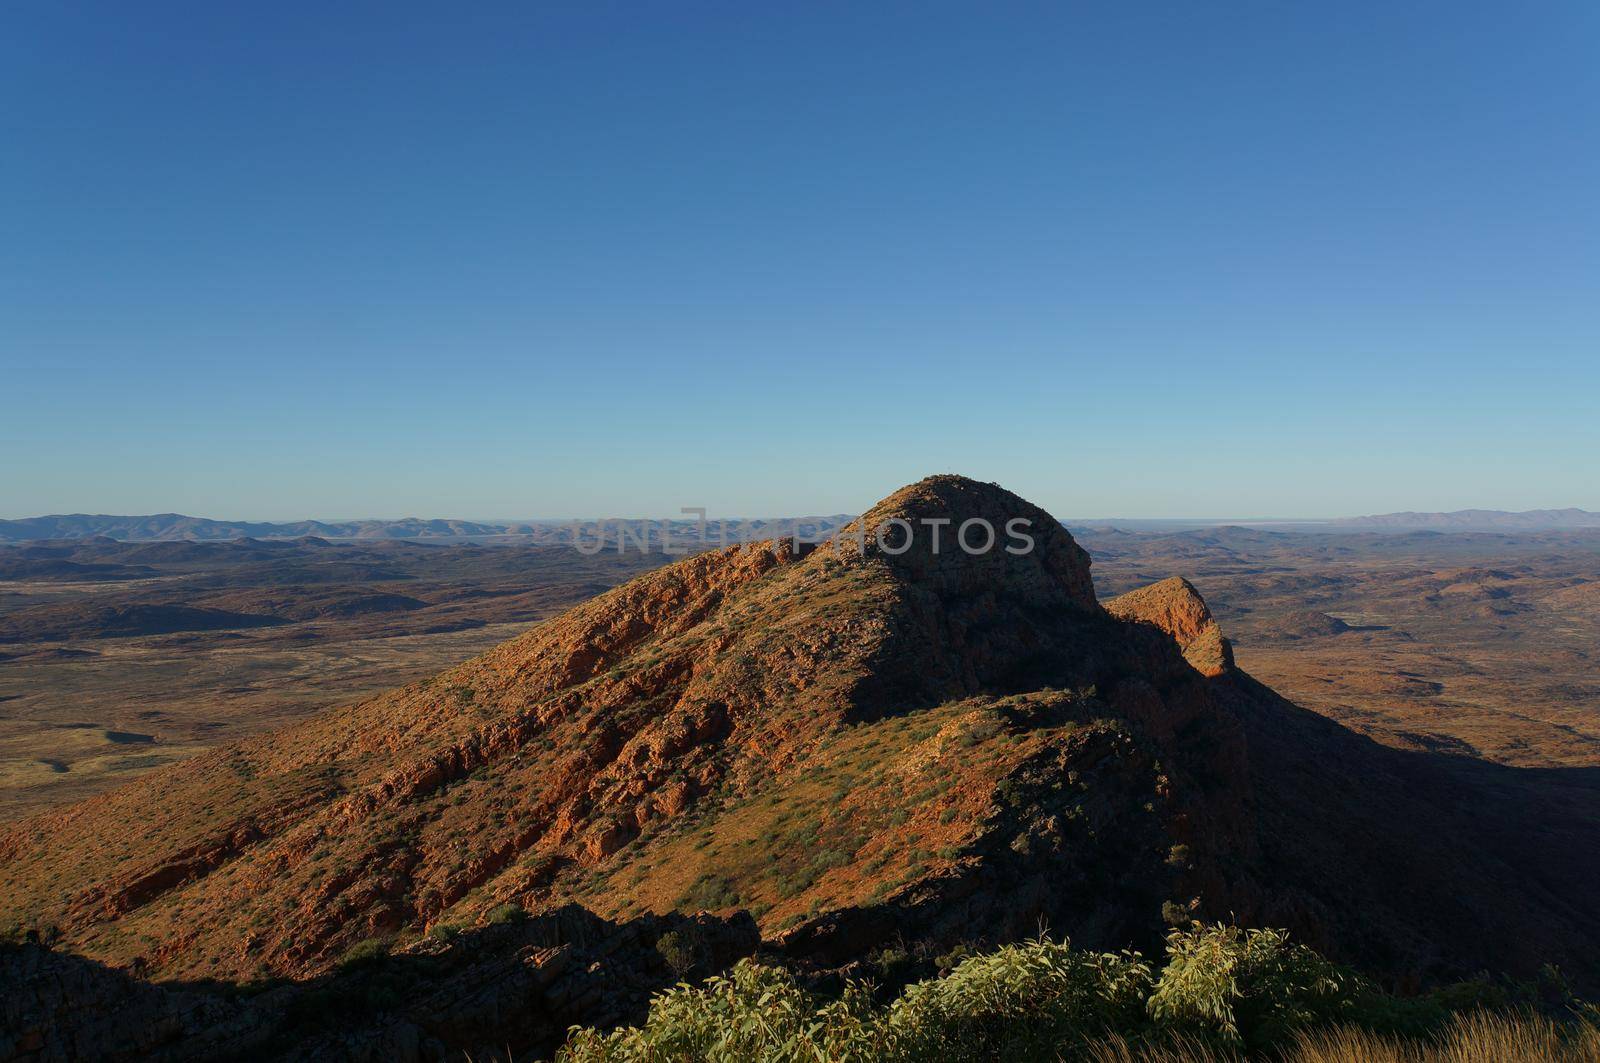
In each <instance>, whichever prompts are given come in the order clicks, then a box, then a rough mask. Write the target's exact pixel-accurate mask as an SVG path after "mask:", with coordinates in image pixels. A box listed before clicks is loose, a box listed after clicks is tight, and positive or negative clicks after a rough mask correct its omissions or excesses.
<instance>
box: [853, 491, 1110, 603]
mask: <svg viewBox="0 0 1600 1063" xmlns="http://www.w3.org/2000/svg"><path fill="white" fill-rule="evenodd" d="M840 538H841V539H846V540H848V539H851V538H854V539H855V540H856V541H857V542H858V543H859V542H862V541H865V542H866V543H867V545H868V548H869V552H870V553H873V554H876V555H878V556H883V557H886V558H888V559H889V560H890V562H891V564H892V565H893V567H894V568H895V569H896V570H898V571H899V573H900V574H901V575H902V576H903V577H905V578H909V579H913V580H917V581H928V580H931V581H932V582H933V584H934V585H935V586H937V587H939V588H940V589H941V590H942V591H944V592H948V593H951V594H960V593H982V592H983V591H985V590H991V591H993V590H996V589H997V588H998V589H999V591H1000V592H1001V593H1014V594H1024V595H1026V596H1028V597H1032V598H1036V599H1038V600H1039V604H1041V605H1049V604H1066V603H1068V602H1070V603H1071V604H1073V605H1077V606H1081V607H1086V608H1093V607H1094V606H1095V604H1096V602H1095V594H1094V583H1093V581H1092V579H1091V578H1090V575H1089V555H1088V553H1087V552H1086V551H1084V549H1083V548H1082V547H1080V546H1079V545H1078V544H1077V542H1076V541H1075V540H1074V539H1073V538H1072V534H1071V533H1070V532H1068V531H1067V529H1066V528H1064V527H1062V526H1061V523H1060V522H1059V521H1057V520H1056V519H1055V518H1054V517H1052V516H1051V515H1050V514H1049V513H1046V512H1045V511H1044V510H1043V509H1040V508H1039V507H1038V506H1036V505H1034V504H1033V503H1031V502H1028V501H1027V500H1026V499H1023V498H1022V497H1020V496H1018V495H1016V494H1013V493H1012V492H1010V491H1007V490H1006V489H1005V488H1003V487H1001V486H1000V485H999V484H994V483H984V482H981V481H978V480H973V479H969V478H968V477H965V476H956V475H952V474H942V475H938V476H929V477H927V478H925V479H922V480H918V481H917V482H916V483H913V484H908V485H906V486H905V487H902V488H900V490H898V491H895V492H894V493H893V494H891V495H889V496H888V497H886V498H884V499H883V500H882V501H880V502H879V503H878V504H877V505H875V506H873V507H872V508H871V509H869V510H868V511H867V512H866V514H865V515H863V516H862V517H861V518H860V519H859V520H857V521H855V522H853V523H851V524H850V525H848V526H847V527H846V528H845V529H844V530H843V532H841V534H840ZM1063 597H1064V599H1065V600H1066V601H1065V602H1062V601H1047V600H1046V599H1060V598H1063Z"/></svg>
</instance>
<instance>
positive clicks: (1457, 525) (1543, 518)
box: [1327, 509, 1600, 531]
mask: <svg viewBox="0 0 1600 1063" xmlns="http://www.w3.org/2000/svg"><path fill="white" fill-rule="evenodd" d="M1327 523H1328V524H1333V525H1338V526H1341V527H1360V528H1406V529H1410V528H1432V529H1437V530H1439V531H1452V530H1456V531H1472V530H1479V529H1493V530H1496V531H1506V530H1517V529H1523V530H1535V529H1538V530H1542V529H1546V528H1600V513H1592V512H1590V511H1589V510H1586V509H1528V510H1523V511H1521V512H1516V513H1512V512H1507V511H1506V510H1503V509H1458V510H1455V511H1453V512H1450V513H1414V512H1410V511H1407V512H1405V513H1378V514H1374V515H1372V516H1366V517H1341V518H1340V519H1338V520H1330V521H1328V522H1327Z"/></svg>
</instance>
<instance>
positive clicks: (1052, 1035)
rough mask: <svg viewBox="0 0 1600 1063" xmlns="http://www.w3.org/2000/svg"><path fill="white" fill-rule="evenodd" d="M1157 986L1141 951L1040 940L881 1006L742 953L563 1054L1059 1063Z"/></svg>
mask: <svg viewBox="0 0 1600 1063" xmlns="http://www.w3.org/2000/svg"><path fill="white" fill-rule="evenodd" d="M1149 986H1150V970H1149V968H1148V967H1147V966H1145V964H1144V963H1143V962H1141V961H1140V960H1139V958H1138V957H1137V956H1135V955H1132V954H1127V953H1124V954H1120V955H1112V954H1101V953H1087V952H1078V951H1075V950H1073V949H1072V948H1070V947H1069V946H1067V945H1064V944H1054V943H1051V942H1047V941H1037V942H1030V943H1028V944H1025V945H1014V946H1011V947H1009V948H1004V949H1000V950H998V951H996V952H992V953H987V954H985V955H982V956H977V957H973V958H972V959H968V960H965V961H964V962H962V963H961V964H960V965H959V966H958V967H957V968H956V969H955V970H954V971H952V972H951V973H950V974H949V975H948V976H946V977H944V978H941V979H935V980H933V981H928V982H920V983H918V984H916V985H913V986H911V987H909V988H908V989H907V990H906V991H905V993H903V994H902V995H901V996H900V997H899V998H898V999H897V1000H895V1001H894V1003H892V1004H890V1005H889V1006H888V1007H887V1008H880V1007H877V1006H875V1005H874V1004H873V1002H872V992H871V989H870V987H869V986H867V985H866V984H863V983H851V984H849V985H847V986H846V988H845V991H844V993H843V994H842V995H841V996H840V998H839V999H838V1000H835V1001H832V1002H828V1003H822V1002H820V1001H818V1000H816V999H814V998H813V997H811V995H810V994H808V993H806V992H805V990H803V989H802V988H800V986H799V985H798V984H797V983H796V981H795V979H794V976H793V975H792V974H790V973H789V972H788V971H786V970H783V969H781V968H774V967H765V966H762V965H760V964H757V963H754V962H751V961H749V960H744V961H741V962H740V963H739V964H738V965H737V966H736V967H734V969H733V971H732V972H731V973H730V974H729V975H728V976H726V977H717V978H711V979H708V980H707V981H706V982H705V984H704V985H702V986H699V987H689V986H679V987H677V988H675V989H670V990H667V991H666V992H664V993H662V994H660V995H658V996H657V997H656V998H655V1000H654V1001H653V1002H652V1003H651V1005H650V1014H649V1017H648V1018H647V1019H646V1020H645V1024H644V1025H643V1026H640V1027H634V1028H628V1029H621V1030H616V1031H614V1032H612V1033H609V1034H600V1033H598V1032H596V1031H594V1030H586V1029H575V1030H574V1031H573V1032H572V1037H571V1039H570V1040H569V1041H568V1042H567V1044H566V1046H565V1047H564V1048H563V1049H562V1050H561V1053H560V1054H559V1055H558V1056H557V1059H558V1060H560V1061H562V1063H634V1061H640V1063H642V1061H650V1063H667V1061H676V1060H682V1061H684V1063H690V1061H697V1063H698V1061H706V1063H745V1061H748V1060H785V1061H787V1060H796V1061H798V1060H830V1061H831V1060H839V1061H848V1060H860V1061H865V1060H884V1061H906V1063H913V1061H922V1060H927V1061H929V1063H932V1061H935V1060H949V1059H1006V1060H1029V1059H1038V1060H1054V1059H1056V1058H1058V1056H1059V1052H1060V1049H1061V1047H1062V1046H1063V1045H1070V1044H1074V1043H1078V1042H1082V1041H1084V1040H1087V1039H1088V1038H1091V1037H1094V1036H1097V1035H1098V1034H1100V1033H1102V1032H1104V1031H1105V1030H1107V1029H1110V1028H1117V1027H1125V1026H1126V1025H1127V1024H1129V1023H1136V1022H1138V1021H1139V1020H1140V1017H1141V1015H1142V1008H1143V1002H1144V997H1145V994H1146V992H1147V991H1148V989H1149Z"/></svg>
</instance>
